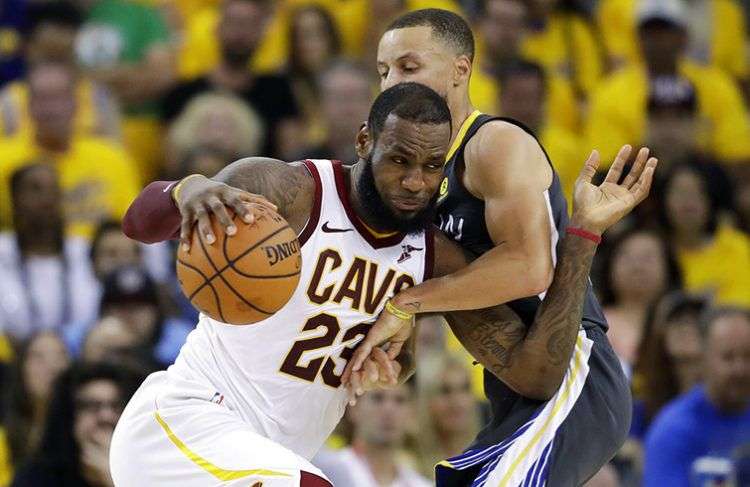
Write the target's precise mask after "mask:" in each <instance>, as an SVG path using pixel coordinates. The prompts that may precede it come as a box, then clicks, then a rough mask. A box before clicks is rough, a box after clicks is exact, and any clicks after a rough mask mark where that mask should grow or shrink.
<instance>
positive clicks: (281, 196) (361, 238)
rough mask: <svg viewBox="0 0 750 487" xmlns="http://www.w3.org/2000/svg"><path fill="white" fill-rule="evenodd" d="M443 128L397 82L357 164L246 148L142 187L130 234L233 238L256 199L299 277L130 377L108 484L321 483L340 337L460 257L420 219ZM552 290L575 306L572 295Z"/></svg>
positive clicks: (404, 365) (346, 342)
mask: <svg viewBox="0 0 750 487" xmlns="http://www.w3.org/2000/svg"><path fill="white" fill-rule="evenodd" d="M450 131H451V124H450V114H449V111H448V107H447V105H446V104H445V102H444V101H443V100H442V99H441V98H440V97H439V96H438V95H437V94H436V93H435V92H433V91H432V90H430V89H429V88H427V87H425V86H423V85H419V84H415V83H405V84H401V85H398V86H395V87H392V88H390V89H388V90H386V91H384V92H383V93H382V94H381V95H380V96H379V97H378V99H377V100H376V101H375V103H374V104H373V107H372V110H371V113H370V117H369V119H368V123H367V124H366V125H365V126H364V128H363V129H362V130H361V132H360V133H359V135H358V138H357V141H356V147H357V153H358V156H359V161H358V162H357V163H356V164H355V165H354V166H352V167H350V168H348V167H344V166H342V165H340V164H338V163H336V162H332V161H325V160H319V161H305V162H299V163H291V164H286V163H283V162H281V161H276V160H272V159H264V158H251V159H244V160H241V161H237V162H235V163H233V164H231V165H230V166H228V167H227V168H226V169H224V170H223V171H221V172H220V173H219V174H218V175H217V176H216V177H214V178H213V179H206V178H202V177H189V178H185V179H183V180H182V181H181V182H180V183H179V184H177V186H176V187H175V186H174V185H173V184H170V183H152V184H151V185H149V187H147V188H146V189H144V191H143V192H142V194H141V196H139V198H138V199H137V200H136V202H135V203H134V204H133V206H132V207H131V209H130V210H129V212H128V216H127V217H126V219H125V221H124V224H123V229H124V231H125V233H126V234H128V235H129V236H131V237H135V238H137V239H138V240H141V241H144V242H153V241H158V240H166V239H169V238H177V237H178V236H180V235H182V236H183V237H185V236H187V235H188V234H190V228H191V226H192V224H193V223H194V222H196V221H197V224H198V227H199V231H201V232H202V234H203V235H204V236H206V237H207V236H208V235H209V232H210V230H209V229H210V225H209V219H208V215H209V214H213V215H215V216H216V218H217V219H218V220H219V221H220V224H221V225H222V227H223V228H225V229H226V231H227V233H228V234H232V233H234V232H235V231H236V228H233V224H232V223H231V220H230V219H229V216H228V214H227V211H226V208H225V206H224V205H228V206H230V207H232V208H234V209H235V211H238V212H239V213H240V214H242V215H243V218H245V221H249V220H252V213H251V212H248V211H247V209H246V208H245V202H255V203H261V204H271V205H273V206H274V207H275V208H276V209H277V210H278V212H279V213H280V214H281V215H282V216H284V217H285V218H286V219H287V221H288V222H289V225H290V226H291V227H292V228H293V229H294V230H295V231H296V232H297V233H298V235H299V239H300V243H301V245H302V247H301V249H302V250H301V251H302V259H303V264H302V272H301V277H300V283H299V285H298V288H297V289H296V290H295V292H294V294H293V296H292V297H291V299H290V301H289V302H288V303H287V305H286V306H285V307H284V308H282V309H281V310H280V311H279V312H277V313H276V314H275V315H274V316H272V317H270V318H268V319H266V320H264V321H261V322H259V323H256V324H253V325H249V326H233V325H228V324H224V323H220V322H217V321H215V320H212V319H209V318H208V317H206V316H201V318H200V321H199V324H198V326H197V328H196V330H195V331H194V332H192V333H191V335H190V336H189V338H188V340H187V342H186V344H185V345H184V346H183V348H182V350H181V352H180V355H179V357H178V359H177V361H176V362H175V364H174V365H172V366H171V367H169V369H168V370H167V371H164V372H158V373H156V374H153V375H151V376H150V377H149V378H148V379H147V380H146V381H145V382H144V384H143V385H142V386H141V388H140V389H139V391H138V392H137V393H136V394H135V396H134V397H133V398H132V399H131V401H130V403H129V404H128V406H127V408H126V409H125V411H124V413H123V415H122V417H121V419H120V422H119V423H118V426H117V428H116V430H115V433H114V437H113V440H112V447H111V455H110V464H111V471H112V476H113V479H114V481H115V484H116V485H118V486H135V485H137V486H141V485H148V486H159V485H179V486H180V487H192V486H204V485H230V486H234V485H241V486H244V487H247V486H251V487H259V486H263V487H276V486H284V487H296V486H301V487H319V486H320V487H323V486H328V485H330V484H329V483H328V481H327V480H326V479H325V478H324V476H323V474H322V473H321V472H320V471H318V469H316V468H315V467H314V466H313V465H311V464H310V463H309V459H310V458H311V457H312V456H313V455H314V454H315V452H316V451H317V450H318V448H319V447H320V446H321V445H322V443H323V442H324V441H325V439H326V438H327V437H328V435H329V434H330V432H331V431H332V430H333V428H334V427H335V425H336V423H337V422H338V421H339V419H340V418H341V416H342V414H343V412H344V408H345V406H346V402H347V393H346V391H345V389H344V387H343V386H341V379H340V377H341V374H342V372H343V370H344V367H345V366H346V362H347V361H348V359H349V358H350V357H351V354H352V353H353V347H354V346H355V345H356V344H357V342H358V341H359V340H361V339H362V337H363V336H364V335H365V334H366V333H367V330H368V329H369V326H370V324H371V323H372V322H373V321H374V320H375V318H376V317H377V316H378V314H380V313H381V311H382V312H390V313H400V311H399V310H397V309H393V308H392V307H391V308H389V307H388V306H387V303H388V299H389V298H390V297H391V296H393V295H394V294H395V293H396V292H398V291H399V290H400V289H402V288H405V287H409V286H413V285H416V284H418V283H420V282H422V281H423V280H425V279H428V278H430V276H431V273H432V260H433V258H432V257H433V254H434V255H436V257H437V258H436V259H435V263H436V266H435V269H434V270H435V275H445V274H449V273H452V272H455V271H456V270H458V269H459V268H460V267H462V266H465V265H466V263H467V259H466V258H465V257H464V255H463V254H462V253H461V251H460V250H459V249H458V248H457V246H456V245H455V244H452V243H451V242H450V241H449V240H448V239H447V238H446V237H438V236H437V234H436V236H435V237H434V239H435V240H434V245H435V250H434V251H433V236H432V232H430V231H429V230H425V228H428V227H427V226H428V225H429V223H430V222H431V221H432V218H433V214H432V211H433V209H434V200H435V199H436V195H437V190H438V186H439V185H440V181H441V180H442V177H443V173H442V170H443V162H444V160H445V155H446V153H447V150H448V147H447V145H448V140H449V137H450ZM615 166H616V165H615ZM595 167H596V161H594V160H590V161H589V164H588V165H587V166H586V168H585V175H586V177H585V178H584V183H585V184H586V185H587V188H588V189H589V190H590V191H594V192H595V191H596V190H597V188H596V187H595V186H593V185H591V184H590V177H591V175H593V172H594V170H595ZM620 169H621V166H620ZM644 177H645V179H643V178H641V181H642V183H643V184H641V185H640V189H638V188H636V189H637V190H638V191H637V192H636V197H635V198H633V199H632V200H628V201H623V202H622V204H621V205H620V207H619V208H616V209H614V211H613V208H612V205H611V202H607V203H606V204H604V208H601V206H602V205H601V202H598V201H597V200H596V199H593V200H587V201H588V203H589V204H590V206H592V207H597V206H598V207H597V208H594V209H595V210H597V211H590V210H592V208H587V209H588V210H589V211H588V212H586V211H584V212H583V213H586V214H588V215H590V216H593V217H594V219H596V220H597V221H595V222H593V221H590V220H586V222H588V223H592V224H597V225H600V224H605V225H611V224H612V223H614V222H615V221H617V220H618V219H619V218H620V217H621V216H622V214H623V212H622V211H620V210H622V208H625V209H626V210H627V211H629V209H632V207H633V206H635V203H636V202H637V201H639V200H640V199H642V197H644V196H645V194H646V193H647V192H648V185H649V184H650V178H649V175H648V173H644ZM170 189H174V193H172V196H176V198H175V199H176V200H177V201H176V202H175V201H173V200H172V196H170ZM636 189H634V190H633V191H636ZM254 195H256V196H254ZM257 195H261V196H263V197H265V198H267V200H268V201H269V202H270V203H265V202H264V201H263V200H262V199H261V198H260V197H259V196H257ZM175 203H176V204H175ZM627 211H625V212H627ZM602 219H603V221H598V220H602ZM586 222H584V223H586ZM181 223H182V229H180V227H181ZM207 241H209V242H210V241H211V239H210V238H208V237H207ZM570 257H571V258H570V259H565V258H564V257H562V256H561V260H563V262H564V263H565V264H564V265H560V266H558V268H559V269H560V272H567V273H568V274H567V275H566V277H567V279H568V281H566V282H570V279H585V275H586V274H587V271H588V269H587V268H584V270H583V272H581V273H577V274H575V275H571V273H570V270H571V266H573V267H575V264H576V260H575V258H574V257H575V256H570ZM582 276H583V277H582ZM555 292H556V291H555V290H554V289H551V290H550V296H552V295H553V294H555ZM548 301H550V303H552V304H551V305H550V306H548V307H545V306H542V309H541V311H540V313H539V314H540V317H541V318H543V319H549V318H554V316H556V313H557V312H559V311H560V300H555V299H550V300H548ZM564 301H566V302H570V303H571V306H574V307H575V306H577V304H576V302H577V301H576V300H575V299H567V300H564ZM384 309H385V310H386V311H383V310H384ZM503 312H504V316H505V317H506V318H507V319H518V318H517V317H516V316H515V315H514V313H513V312H512V311H510V310H509V309H505V311H503ZM471 339H472V338H471V337H469V338H467V340H471ZM410 345H413V341H411V343H410V344H407V346H405V347H404V349H402V353H401V354H400V355H399V360H400V362H398V363H394V362H393V361H389V360H388V359H387V357H386V354H385V352H383V351H382V350H374V351H373V358H372V360H371V362H369V364H370V368H369V369H367V368H365V370H366V371H367V373H365V374H360V375H361V376H360V378H359V383H360V384H361V385H362V387H371V386H373V385H376V384H383V385H386V384H392V383H393V380H394V375H395V374H396V373H397V372H399V371H400V372H401V375H400V377H399V379H400V380H403V379H404V378H405V377H406V376H407V375H408V373H410V371H411V370H412V367H413V364H411V363H410V359H411V358H412V357H413V348H411V346H410ZM404 351H407V352H411V353H404ZM378 354H380V355H378ZM368 377H369V381H368V380H367V379H368Z"/></svg>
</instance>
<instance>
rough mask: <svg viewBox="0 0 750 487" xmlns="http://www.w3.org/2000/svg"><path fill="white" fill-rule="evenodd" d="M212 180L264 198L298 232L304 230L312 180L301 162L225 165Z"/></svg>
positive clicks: (261, 159)
mask: <svg viewBox="0 0 750 487" xmlns="http://www.w3.org/2000/svg"><path fill="white" fill-rule="evenodd" d="M214 179H215V180H217V181H221V182H224V183H226V184H228V185H229V186H233V187H235V188H238V189H242V190H244V191H247V192H249V193H254V194H259V195H262V196H265V197H266V199H268V200H269V201H270V202H271V203H273V204H275V205H276V206H277V207H278V211H279V214H280V215H281V216H283V217H284V218H286V219H287V221H288V222H289V224H290V225H291V226H292V228H295V229H298V230H299V229H301V228H302V227H304V225H305V222H306V221H307V219H308V217H309V216H310V211H311V210H312V207H313V203H314V202H315V180H314V179H313V177H312V175H311V174H310V171H308V170H307V167H305V165H304V163H303V162H284V161H280V160H278V159H271V158H268V157H247V158H245V159H240V160H238V161H235V162H233V163H232V164H230V165H228V166H227V167H225V168H224V169H222V170H221V171H220V172H219V173H218V174H217V175H216V177H215V178H214Z"/></svg>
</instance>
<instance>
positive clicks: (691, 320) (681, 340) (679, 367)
mask: <svg viewBox="0 0 750 487" xmlns="http://www.w3.org/2000/svg"><path fill="white" fill-rule="evenodd" d="M664 327H665V331H664V346H665V348H666V351H667V354H668V355H669V357H670V359H671V360H672V363H673V364H674V367H675V373H676V374H677V380H678V382H679V385H680V392H686V391H687V390H688V389H690V388H691V387H693V386H694V385H695V384H697V383H698V382H700V380H701V377H702V370H701V368H702V367H701V358H702V357H703V346H702V344H701V336H700V331H699V330H698V317H697V316H696V315H695V314H693V313H689V312H686V313H683V314H680V315H678V316H675V317H674V318H672V319H671V320H669V321H667V322H666V323H664Z"/></svg>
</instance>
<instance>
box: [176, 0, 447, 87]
mask: <svg viewBox="0 0 750 487" xmlns="http://www.w3.org/2000/svg"><path fill="white" fill-rule="evenodd" d="M247 1H250V2H252V1H255V0H247ZM257 1H258V2H259V3H266V4H270V6H272V7H273V12H272V16H271V18H270V19H269V21H268V25H267V26H265V25H263V26H259V28H258V29H257V31H258V32H263V39H262V40H261V42H260V45H259V46H258V50H257V52H255V54H254V56H253V58H252V60H251V62H250V63H249V65H250V66H251V69H252V71H253V72H255V73H270V72H275V71H278V70H280V69H282V68H283V67H284V65H285V64H286V62H287V53H288V51H289V44H288V43H289V39H288V37H287V35H286V33H287V32H288V31H289V23H290V18H291V14H292V12H293V11H294V9H296V8H299V7H301V6H306V5H319V6H321V7H324V8H325V9H326V10H328V12H329V13H330V14H331V15H332V16H333V18H334V19H335V20H336V24H337V26H338V30H339V32H340V34H341V45H342V51H343V53H344V54H345V55H346V56H347V57H351V58H356V59H359V60H363V61H364V60H365V59H367V58H368V55H367V54H366V52H367V50H368V49H371V50H372V52H371V54H370V61H371V62H369V63H368V64H367V65H368V66H371V65H372V61H373V60H374V49H375V48H376V47H377V45H378V39H379V38H380V35H381V34H382V33H383V30H385V27H386V25H387V23H388V20H392V19H393V18H395V17H397V16H398V15H400V14H402V13H403V12H405V11H409V10H417V9H421V8H430V7H431V8H442V9H446V10H451V11H453V12H458V13H460V11H461V10H460V7H459V5H458V3H457V2H456V1H455V0H276V1H274V2H269V1H268V0H257ZM394 12H395V13H394ZM219 15H220V14H219V9H218V8H205V9H203V10H202V11H201V12H199V13H197V14H195V15H193V16H192V19H191V20H190V21H189V22H188V24H187V25H186V28H185V34H184V36H185V39H184V40H183V42H182V46H181V49H180V55H179V73H180V77H181V78H184V79H188V78H192V77H195V76H199V75H201V74H204V73H206V72H207V71H209V70H211V69H212V68H213V67H214V66H216V64H217V63H218V62H219V49H218V46H217V42H216V38H215V35H214V32H215V31H216V25H217V24H218V22H219Z"/></svg>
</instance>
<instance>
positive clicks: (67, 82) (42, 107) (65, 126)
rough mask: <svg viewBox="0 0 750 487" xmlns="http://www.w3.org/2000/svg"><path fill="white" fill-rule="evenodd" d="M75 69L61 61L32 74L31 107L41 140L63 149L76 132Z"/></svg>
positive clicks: (41, 66)
mask: <svg viewBox="0 0 750 487" xmlns="http://www.w3.org/2000/svg"><path fill="white" fill-rule="evenodd" d="M75 85H76V80H75V73H74V72H73V70H72V69H71V68H68V67H66V66H65V65H63V64H59V63H44V64H39V65H37V66H36V67H35V68H32V70H31V72H30V74H29V94H30V100H29V109H30V113H31V118H32V120H33V122H34V129H35V131H36V136H37V140H38V141H39V142H40V143H42V144H43V145H50V146H51V147H50V148H52V149H53V150H60V149H61V148H60V147H59V146H60V145H63V144H67V142H68V141H69V140H70V137H71V136H72V134H73V118H74V116H75V111H76V99H75Z"/></svg>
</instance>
